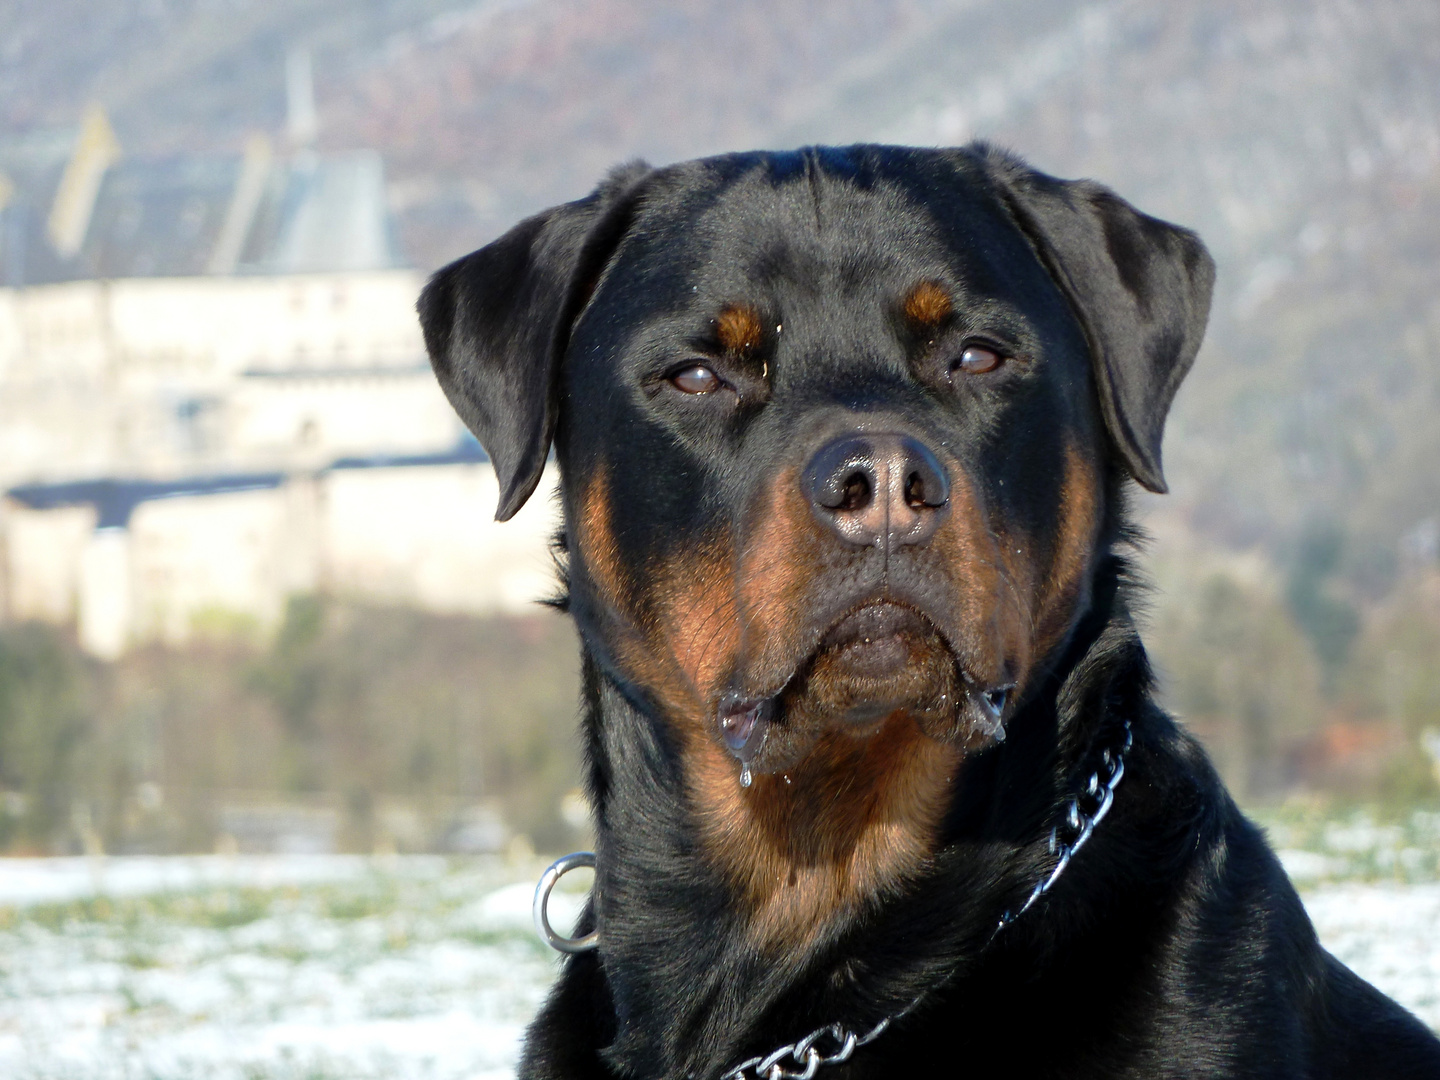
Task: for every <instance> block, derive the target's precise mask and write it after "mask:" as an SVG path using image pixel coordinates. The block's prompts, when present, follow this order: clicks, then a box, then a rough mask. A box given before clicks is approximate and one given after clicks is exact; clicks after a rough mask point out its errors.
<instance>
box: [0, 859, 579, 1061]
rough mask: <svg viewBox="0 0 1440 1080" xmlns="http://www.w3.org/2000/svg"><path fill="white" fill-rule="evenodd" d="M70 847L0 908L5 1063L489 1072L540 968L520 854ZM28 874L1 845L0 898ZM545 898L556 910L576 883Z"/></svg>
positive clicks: (519, 1026)
mask: <svg viewBox="0 0 1440 1080" xmlns="http://www.w3.org/2000/svg"><path fill="white" fill-rule="evenodd" d="M75 862H77V861H72V860H56V861H55V865H54V879H53V880H52V881H50V882H49V883H48V884H49V889H48V892H49V893H50V894H51V899H49V900H48V902H44V903H39V904H33V903H32V904H29V905H27V906H23V907H21V906H12V907H8V908H0V1075H3V1076H6V1077H13V1078H15V1080H42V1078H44V1080H52V1078H53V1080H61V1078H63V1080H100V1078H104V1080H112V1078H114V1080H121V1078H124V1080H130V1078H132V1077H133V1078H136V1080H141V1078H143V1080H193V1078H194V1077H199V1076H204V1077H206V1078H207V1080H208V1078H213V1080H282V1078H283V1080H331V1078H334V1080H340V1078H345V1080H368V1078H371V1077H374V1078H376V1080H379V1078H381V1077H384V1078H386V1080H392V1078H394V1080H408V1078H412V1077H413V1078H416V1080H420V1078H425V1080H451V1078H453V1080H460V1078H466V1080H480V1078H489V1077H496V1078H500V1077H508V1076H510V1075H512V1072H513V1068H514V1064H515V1060H516V1056H517V1053H518V1048H519V1039H520V1036H521V1034H522V1032H523V1030H524V1025H525V1023H526V1022H527V1021H528V1019H529V1018H530V1016H531V1015H532V1014H533V1013H534V1011H535V1009H536V1008H537V1007H538V1005H539V1003H540V1000H541V998H542V996H543V995H544V992H545V990H546V988H547V986H548V985H549V983H550V981H551V979H552V978H553V977H554V972H555V964H554V961H553V959H552V955H553V954H551V953H550V952H549V950H548V949H546V948H544V947H543V946H542V945H541V944H540V943H539V942H538V941H537V940H536V938H535V935H534V931H533V930H532V929H531V925H530V896H531V891H532V889H533V882H534V879H535V878H536V877H537V876H538V874H539V870H540V869H541V865H540V864H538V863H537V864H534V865H532V864H530V863H528V862H527V863H523V864H520V865H510V864H506V863H504V862H502V861H500V860H486V861H469V862H463V863H459V862H447V861H445V860H442V859H434V858H402V859H388V860H366V859H352V858H346V857H327V856H313V857H307V858H301V857H289V858H285V859H245V858H238V859H231V860H224V861H222V860H198V859H188V860H182V859H177V860H161V859H145V860H133V861H132V860H124V859H109V860H103V861H102V862H101V863H98V864H96V865H95V867H94V869H93V870H92V871H91V873H90V874H89V876H88V877H87V876H81V875H78V874H77V872H76V869H75ZM171 863H173V864H174V865H170V864H171ZM44 873H45V868H44V867H42V866H37V865H36V863H35V862H32V861H30V860H24V861H16V864H15V866H14V868H13V869H12V868H10V867H8V866H6V865H4V864H0V904H5V903H11V904H14V902H15V900H17V899H24V898H28V897H30V896H33V895H35V893H36V892H37V891H41V892H45V891H46V890H45V889H44V888H42V886H43V885H44V884H45V882H44V881H43V878H44ZM96 875H99V877H98V880H99V881H100V882H101V883H102V884H103V882H104V881H106V880H114V881H115V882H116V883H117V884H121V883H123V886H124V887H123V890H121V891H119V893H118V895H117V894H114V893H109V892H107V891H101V890H97V889H96V888H95V887H94V882H95V881H96V880H97V877H96ZM571 876H572V877H578V876H580V875H571ZM147 880H148V881H149V883H150V884H151V888H150V889H148V890H147V889H145V888H144V885H145V883H146V881H147ZM177 882H179V883H182V887H181V888H174V887H173V886H174V885H175V884H176V883H177ZM567 882H568V879H567ZM17 894H18V895H17ZM55 894H60V895H55ZM555 899H556V903H555V904H554V905H553V906H552V911H554V912H555V922H556V923H557V925H564V922H563V920H564V918H566V917H567V916H566V913H565V912H564V911H563V910H561V909H562V908H564V907H565V906H566V905H567V903H568V905H569V907H570V908H571V911H570V913H569V915H568V917H569V918H571V919H573V917H574V913H575V911H577V910H578V898H577V897H575V896H574V895H573V894H571V895H569V896H566V895H562V894H558V893H557V896H556V898H555Z"/></svg>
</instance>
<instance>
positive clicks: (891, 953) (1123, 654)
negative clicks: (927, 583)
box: [586, 558, 1148, 1075]
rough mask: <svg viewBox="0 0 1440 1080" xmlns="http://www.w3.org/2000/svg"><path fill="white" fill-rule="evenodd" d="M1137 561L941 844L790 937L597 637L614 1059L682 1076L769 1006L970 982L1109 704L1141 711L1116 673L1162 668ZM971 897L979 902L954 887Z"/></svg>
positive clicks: (591, 676) (1127, 712) (905, 997)
mask: <svg viewBox="0 0 1440 1080" xmlns="http://www.w3.org/2000/svg"><path fill="white" fill-rule="evenodd" d="M1123 572H1124V567H1123V564H1122V563H1121V562H1120V561H1119V560H1117V559H1114V558H1108V559H1106V560H1105V561H1104V562H1103V563H1102V564H1101V566H1100V568H1099V569H1098V570H1097V573H1096V577H1095V588H1094V590H1093V592H1092V603H1091V607H1090V611H1089V614H1087V616H1086V617H1085V618H1083V619H1082V620H1080V622H1079V623H1078V624H1077V626H1076V628H1075V630H1074V632H1073V633H1072V635H1071V638H1070V642H1069V644H1068V646H1066V647H1065V648H1064V650H1063V653H1062V654H1061V655H1060V656H1059V657H1058V658H1057V660H1056V661H1055V662H1054V663H1053V664H1052V666H1051V671H1050V673H1049V675H1048V677H1047V678H1046V679H1045V681H1044V685H1043V686H1042V688H1041V689H1040V690H1038V691H1037V692H1036V693H1035V694H1034V695H1032V697H1031V699H1030V701H1029V702H1028V703H1027V704H1026V705H1025V707H1024V708H1023V709H1022V710H1021V711H1020V712H1019V713H1018V714H1017V715H1016V716H1015V717H1014V719H1013V720H1012V722H1011V724H1010V728H1011V736H1010V739H1009V740H1008V741H1007V742H1006V743H1004V744H1001V746H1000V747H998V748H996V749H994V750H992V751H990V752H987V753H984V754H981V755H977V756H976V757H975V758H974V759H972V760H968V761H966V762H965V763H964V766H963V775H962V776H960V777H959V778H958V780H957V782H956V784H955V797H954V798H953V800H952V802H951V804H950V805H949V807H948V811H947V812H946V813H945V814H944V818H943V821H942V822H940V823H939V826H938V829H937V840H938V843H937V846H936V849H935V850H934V851H933V852H932V853H931V854H930V855H929V856H928V857H927V858H926V859H925V860H923V862H922V863H921V864H920V865H919V866H918V867H917V868H916V869H915V870H914V871H913V872H911V873H910V874H908V875H907V876H906V878H905V879H904V880H902V881H899V882H897V883H895V884H894V885H893V886H891V887H890V888H888V889H887V890H886V891H885V893H884V894H883V895H874V896H871V897H869V898H867V899H866V901H865V902H864V903H863V904H860V905H856V906H851V907H848V908H842V909H839V910H837V911H836V912H834V913H832V917H831V918H829V919H828V920H827V921H826V922H825V923H824V925H821V926H818V927H816V928H814V930H813V932H812V933H810V934H809V935H808V937H807V938H806V939H805V940H804V942H803V944H802V945H800V946H799V947H795V948H791V949H785V950H778V951H777V950H774V949H767V948H764V947H763V942H762V943H760V944H757V938H756V935H755V933H754V927H753V911H752V910H751V909H750V908H749V906H748V905H747V904H745V903H743V902H739V901H738V898H737V896H736V891H735V890H736V885H735V882H734V880H733V878H731V877H730V876H729V875H728V874H727V872H726V870H725V868H724V867H722V866H719V865H716V864H715V863H714V861H713V860H710V859H708V858H707V857H706V854H705V851H706V848H705V843H704V836H703V830H702V829H701V827H700V824H699V822H698V821H697V818H696V807H695V806H694V804H693V801H692V797H691V794H690V793H691V791H692V788H691V786H690V785H689V784H688V783H687V777H686V775H685V769H686V765H687V761H686V754H685V753H684V747H683V746H681V745H679V744H678V743H677V740H676V739H675V736H674V731H675V729H674V727H673V726H672V725H669V724H667V723H666V721H665V719H664V717H662V716H659V715H655V710H654V709H653V707H652V706H650V705H649V704H648V703H647V702H645V701H644V700H643V699H642V700H637V699H636V698H637V695H634V694H633V693H627V692H626V690H625V689H623V688H622V684H621V683H620V682H619V680H617V679H615V678H613V677H611V676H610V675H609V674H608V673H606V672H605V671H604V670H603V668H602V667H601V665H600V664H598V663H596V661H595V658H594V657H593V656H591V655H589V654H588V652H587V658H586V683H587V702H588V706H589V709H588V712H589V717H588V721H587V731H588V742H589V745H588V756H589V760H590V770H591V787H592V792H593V795H594V797H595V805H596V812H597V824H598V841H599V842H598V845H597V854H598V856H599V870H598V872H597V879H596V896H597V901H596V902H597V905H598V913H597V914H598V920H599V923H600V926H601V930H602V939H603V945H602V947H601V953H602V956H601V960H600V962H601V964H602V966H603V969H604V972H605V978H606V981H607V982H608V984H609V989H610V993H611V997H612V1001H613V1007H614V1010H615V1014H616V1015H615V1031H616V1039H615V1041H614V1044H613V1045H612V1046H611V1047H610V1049H609V1050H608V1051H607V1057H608V1058H609V1059H610V1060H611V1061H612V1063H613V1064H614V1065H616V1066H617V1067H620V1068H622V1069H623V1070H626V1071H638V1072H643V1071H646V1069H653V1068H654V1063H656V1062H662V1063H664V1066H665V1068H664V1070H663V1071H664V1072H665V1074H666V1075H672V1074H673V1075H685V1074H689V1073H692V1072H693V1073H695V1074H696V1075H706V1074H708V1073H711V1072H714V1071H716V1070H717V1069H719V1068H722V1067H724V1066H725V1065H726V1064H727V1063H729V1062H733V1060H734V1059H735V1057H736V1055H737V1054H738V1052H739V1050H740V1049H741V1048H742V1047H743V1046H745V1045H749V1040H750V1039H751V1038H753V1037H754V1034H755V1032H756V1030H757V1028H756V1025H757V1022H759V1021H762V1019H763V1020H764V1021H765V1025H764V1026H765V1028H766V1030H768V1029H769V1028H770V1027H771V1026H774V1028H775V1029H776V1030H779V1031H788V1032H789V1034H790V1035H791V1036H792V1037H793V1036H794V1035H797V1034H800V1033H803V1031H804V1030H806V1029H807V1028H806V1025H809V1026H810V1027H813V1026H815V1024H816V1023H819V1022H825V1021H827V1020H834V1019H839V1018H844V1019H846V1020H847V1021H850V1022H853V1023H856V1024H861V1023H864V1022H867V1021H869V1022H874V1021H875V1020H878V1019H879V1018H880V1017H881V1016H883V1015H885V1014H886V1012H887V1011H890V1012H893V1011H896V1010H898V1009H900V1008H902V1007H904V1005H905V1004H906V1003H907V1002H908V1001H909V1000H911V999H913V997H914V996H915V994H916V992H917V988H924V987H927V986H935V985H938V984H941V983H945V982H947V981H949V982H954V981H955V980H957V979H963V978H964V975H965V973H966V972H967V970H972V969H973V967H974V965H975V963H976V962H977V958H978V957H979V956H980V955H981V953H982V952H983V950H984V948H985V946H986V945H987V943H988V942H989V941H990V940H991V938H992V937H993V936H994V929H995V926H996V923H997V920H998V918H999V917H1000V915H1001V914H1002V913H1003V912H1004V911H1006V910H1007V909H1009V910H1014V909H1015V908H1016V907H1017V906H1018V905H1019V904H1020V903H1022V902H1023V901H1024V899H1025V897H1026V895H1028V893H1029V892H1030V891H1031V890H1032V889H1033V887H1034V884H1035V882H1036V881H1037V880H1038V879H1040V878H1041V877H1042V876H1043V875H1044V874H1045V873H1046V872H1047V870H1048V867H1049V864H1050V863H1052V862H1053V859H1052V858H1050V856H1049V853H1048V851H1047V850H1046V846H1045V840H1046V837H1047V836H1048V830H1049V828H1050V826H1051V824H1053V821H1052V818H1054V817H1055V815H1056V812H1057V808H1058V807H1059V806H1060V805H1061V804H1062V803H1063V802H1064V801H1065V800H1066V798H1067V797H1068V794H1069V792H1068V791H1067V790H1066V789H1065V786H1066V785H1067V784H1071V783H1077V782H1079V781H1078V779H1075V778H1076V777H1078V774H1079V773H1080V772H1081V771H1082V765H1083V760H1082V759H1083V758H1084V756H1085V754H1086V753H1088V752H1089V751H1091V750H1092V749H1094V744H1095V743H1096V740H1097V739H1100V738H1103V737H1104V736H1105V733H1106V731H1107V730H1108V727H1109V726H1113V725H1111V723H1110V720H1111V713H1112V712H1114V711H1117V706H1118V707H1119V709H1118V711H1119V712H1120V714H1121V715H1124V716H1136V715H1138V711H1139V709H1138V708H1137V706H1138V707H1141V708H1143V705H1144V703H1143V702H1139V703H1137V702H1135V701H1124V702H1116V701H1114V700H1112V697H1113V695H1111V694H1110V691H1109V687H1110V686H1111V685H1113V684H1116V683H1123V684H1124V685H1127V686H1134V687H1139V688H1141V692H1142V693H1143V692H1145V689H1146V688H1148V674H1147V673H1146V672H1144V671H1142V672H1139V673H1138V678H1137V677H1136V676H1137V673H1136V672H1135V667H1136V665H1137V664H1138V665H1140V666H1141V667H1143V666H1144V664H1145V658H1144V653H1143V649H1142V648H1141V647H1140V644H1139V641H1138V638H1137V637H1136V635H1135V633H1134V629H1133V627H1132V626H1131V623H1130V618H1129V615H1128V611H1127V609H1126V605H1125V602H1124V596H1123V587H1122V585H1121V579H1122V576H1123ZM1122 673H1123V674H1125V675H1126V676H1127V677H1126V678H1125V679H1117V678H1116V676H1118V675H1120V674H1122ZM602 716H603V718H604V721H603V723H602V722H601V717H602ZM1002 804H1003V805H1002ZM1000 823H1005V824H1004V825H1001V824H1000ZM956 895H963V896H965V897H966V898H967V903H966V904H964V905H961V906H959V907H958V908H957V906H956V905H954V904H953V902H951V901H949V900H946V899H944V898H947V897H953V896H956ZM1043 914H1044V913H1043V912H1036V913H1034V916H1033V917H1035V918H1039V917H1041V916H1043ZM862 916H863V919H862V918H861V917H862ZM916 927H927V928H928V930H927V932H926V933H924V934H917V933H916V932H915V928H916ZM861 976H863V979H864V985H863V993H862V992H861V987H860V986H859V985H858V983H857V979H858V978H860V977H861ZM642 1063H643V1064H644V1066H645V1068H642Z"/></svg>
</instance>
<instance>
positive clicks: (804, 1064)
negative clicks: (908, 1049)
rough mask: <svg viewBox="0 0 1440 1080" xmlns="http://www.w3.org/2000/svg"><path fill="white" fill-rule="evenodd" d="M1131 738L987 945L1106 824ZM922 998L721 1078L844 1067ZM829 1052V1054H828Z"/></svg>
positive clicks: (1092, 783) (1110, 757) (1091, 786)
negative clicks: (1046, 868)
mask: <svg viewBox="0 0 1440 1080" xmlns="http://www.w3.org/2000/svg"><path fill="white" fill-rule="evenodd" d="M1132 742H1133V737H1132V735H1131V732H1130V721H1129V720H1126V721H1125V739H1124V742H1123V743H1122V744H1121V746H1120V749H1119V750H1118V751H1113V750H1109V749H1107V750H1105V752H1104V753H1103V754H1102V755H1101V761H1102V765H1101V767H1100V769H1097V770H1096V771H1095V772H1092V773H1091V774H1090V779H1089V780H1088V781H1086V783H1085V786H1084V788H1083V789H1082V790H1081V792H1080V794H1079V795H1076V796H1074V797H1073V798H1071V800H1070V803H1069V805H1068V806H1067V807H1066V808H1065V815H1064V817H1063V818H1062V819H1061V821H1060V824H1059V825H1056V826H1055V827H1054V828H1053V829H1051V830H1050V854H1052V855H1055V856H1057V858H1056V860H1055V868H1054V869H1053V870H1051V871H1050V874H1049V876H1048V877H1046V878H1045V879H1044V880H1043V881H1041V882H1040V883H1039V884H1037V885H1036V886H1035V888H1034V890H1032V891H1031V893H1030V895H1029V896H1028V897H1027V898H1026V900H1025V903H1023V904H1021V905H1020V909H1019V910H1018V911H1015V912H1011V911H1009V910H1008V909H1007V910H1006V911H1005V912H1004V914H1002V915H1001V916H1000V921H999V922H998V923H997V924H996V925H995V929H994V931H993V932H992V933H991V935H990V940H989V941H987V942H986V943H985V948H987V949H988V948H989V947H990V945H991V944H992V943H993V942H994V941H995V939H996V938H997V937H998V936H999V935H1000V933H1001V931H1003V930H1004V929H1005V928H1006V927H1008V926H1010V925H1011V924H1012V923H1013V922H1015V920H1016V919H1018V918H1020V916H1021V915H1024V914H1025V912H1027V911H1029V910H1030V909H1031V908H1032V907H1033V906H1034V905H1035V901H1037V900H1039V899H1040V897H1042V896H1044V895H1045V894H1046V893H1047V892H1049V891H1050V890H1051V888H1053V887H1054V885H1055V882H1057V881H1059V880H1060V875H1061V874H1063V873H1064V872H1065V868H1066V867H1067V866H1069V865H1070V860H1071V859H1073V858H1074V857H1075V854H1076V852H1078V851H1079V850H1080V849H1081V848H1082V847H1084V846H1085V843H1086V841H1088V840H1089V839H1090V837H1091V835H1092V834H1093V833H1094V832H1095V827H1096V826H1097V825H1099V824H1100V822H1102V821H1104V820H1105V815H1106V814H1108V813H1110V807H1111V806H1112V805H1113V804H1114V802H1115V788H1116V787H1117V786H1118V785H1119V783H1120V780H1121V778H1122V777H1124V775H1125V755H1126V754H1127V753H1128V752H1129V751H1130V745H1131V743H1132ZM923 998H924V994H920V995H918V996H916V997H915V998H914V999H913V1000H912V1001H911V1002H910V1003H909V1004H908V1005H906V1006H905V1008H903V1009H901V1010H900V1011H899V1012H898V1013H895V1014H893V1015H891V1016H887V1017H885V1019H883V1020H881V1021H880V1022H879V1023H878V1024H876V1025H875V1026H874V1027H872V1028H871V1029H870V1030H869V1031H867V1032H866V1033H865V1034H863V1035H857V1034H855V1032H853V1031H851V1030H850V1029H849V1028H848V1027H846V1026H845V1025H844V1024H838V1023H837V1024H826V1025H825V1026H824V1027H819V1028H816V1029H815V1030H814V1031H812V1032H810V1034H809V1035H806V1036H805V1037H804V1038H803V1039H801V1040H800V1041H799V1042H793V1043H786V1044H785V1045H784V1046H781V1047H778V1048H776V1049H775V1050H773V1051H771V1052H770V1053H769V1054H767V1055H765V1056H764V1057H752V1058H748V1059H747V1060H745V1061H742V1062H741V1063H740V1064H739V1065H736V1066H735V1067H734V1068H732V1069H730V1070H729V1071H728V1072H726V1073H724V1074H723V1075H722V1076H721V1078H720V1080H751V1078H752V1077H753V1078H754V1080H811V1077H813V1076H814V1075H815V1074H816V1073H817V1072H818V1071H819V1070H820V1069H822V1068H824V1067H825V1066H826V1065H840V1064H843V1063H844V1062H846V1061H849V1060H850V1055H851V1054H853V1053H854V1052H855V1051H856V1050H857V1049H858V1048H860V1047H862V1046H864V1045H865V1044H866V1043H870V1042H874V1041H875V1040H876V1039H878V1038H879V1037H880V1036H881V1035H882V1034H884V1032H885V1031H886V1029H887V1028H889V1027H890V1025H891V1024H892V1023H894V1022H895V1021H896V1020H898V1019H900V1018H901V1017H902V1016H904V1015H906V1014H907V1013H909V1012H910V1011H911V1010H913V1009H914V1008H916V1007H917V1006H918V1005H919V1004H920V1002H921V1000H922V999H923ZM827 1050H828V1053H827Z"/></svg>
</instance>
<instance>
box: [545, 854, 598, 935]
mask: <svg viewBox="0 0 1440 1080" xmlns="http://www.w3.org/2000/svg"><path fill="white" fill-rule="evenodd" d="M582 866H588V867H589V868H590V869H592V870H593V869H595V853H594V852H593V851H576V852H574V853H572V854H570V855H562V856H561V857H560V858H558V859H556V860H555V861H554V862H553V863H551V864H550V865H549V867H547V868H546V870H545V873H543V874H541V875H540V883H539V884H538V885H536V886H535V907H534V914H535V932H536V933H537V934H539V935H540V940H541V941H543V942H545V944H546V945H549V946H550V947H551V948H552V949H555V950H556V951H557V952H563V953H582V952H589V951H590V950H591V949H593V948H595V946H597V945H599V944H600V931H599V930H591V931H590V933H588V934H586V935H585V936H584V937H565V936H564V935H562V934H557V933H556V932H555V930H554V928H553V927H551V925H550V914H549V907H550V890H551V889H553V888H555V883H556V882H557V881H559V880H560V879H561V878H562V877H564V876H565V875H566V874H568V873H569V872H570V871H571V870H577V869H579V868H580V867H582Z"/></svg>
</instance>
